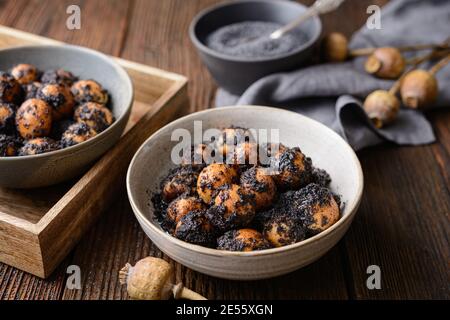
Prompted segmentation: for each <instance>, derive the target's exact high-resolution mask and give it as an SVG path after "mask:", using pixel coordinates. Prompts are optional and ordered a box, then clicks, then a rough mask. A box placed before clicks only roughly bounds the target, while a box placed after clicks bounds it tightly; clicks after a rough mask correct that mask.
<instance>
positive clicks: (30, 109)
mask: <svg viewBox="0 0 450 320" xmlns="http://www.w3.org/2000/svg"><path fill="white" fill-rule="evenodd" d="M16 127H17V131H18V132H19V134H20V136H21V137H22V138H24V139H32V138H37V137H45V136H48V135H49V134H50V131H51V129H52V108H51V107H50V106H49V105H48V104H47V103H46V102H45V101H43V100H39V99H29V100H27V101H25V102H24V103H23V104H22V105H21V106H20V108H19V109H18V110H17V112H16Z"/></svg>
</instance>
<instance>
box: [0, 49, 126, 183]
mask: <svg viewBox="0 0 450 320" xmlns="http://www.w3.org/2000/svg"><path fill="white" fill-rule="evenodd" d="M18 63H30V64H33V65H35V66H36V67H38V68H39V69H40V70H48V69H58V68H63V69H66V70H68V71H71V72H72V73H73V74H74V75H76V76H78V77H79V78H80V79H94V80H96V81H98V82H99V83H100V84H101V85H102V86H103V87H104V88H105V89H107V90H108V92H109V94H110V98H111V109H112V112H113V114H114V117H115V119H116V120H115V122H114V123H113V124H112V125H111V126H110V127H109V128H108V129H106V130H105V131H103V132H102V133H100V134H99V135H97V136H95V137H94V138H92V139H90V140H88V141H86V142H83V143H81V144H78V145H75V146H72V147H69V148H66V149H61V150H57V151H53V152H49V153H44V154H40V155H33V156H24V157H0V187H8V188H35V187H43V186H49V185H53V184H57V183H60V182H63V181H65V180H69V179H71V178H74V177H76V176H78V175H80V174H82V173H83V172H84V171H85V170H86V169H87V168H88V167H89V165H90V164H92V163H93V162H94V161H95V160H96V159H98V158H99V157H100V156H101V155H102V154H103V153H105V152H106V151H107V150H108V149H109V148H111V147H112V146H113V145H114V144H115V143H116V142H117V141H118V140H119V138H120V136H121V135H122V133H123V131H124V129H125V126H126V124H127V122H128V118H129V116H130V112H131V105H132V102H133V86H132V83H131V80H130V78H129V76H128V74H127V73H126V72H125V70H124V69H123V68H122V67H120V66H119V65H118V64H117V63H115V62H114V61H113V60H112V59H111V58H109V57H107V56H106V55H104V54H102V53H100V52H97V51H94V50H90V49H86V48H82V47H77V46H68V45H65V46H24V47H16V48H10V49H4V50H1V51H0V70H4V71H6V70H9V69H10V68H11V67H12V66H14V65H15V64H18Z"/></svg>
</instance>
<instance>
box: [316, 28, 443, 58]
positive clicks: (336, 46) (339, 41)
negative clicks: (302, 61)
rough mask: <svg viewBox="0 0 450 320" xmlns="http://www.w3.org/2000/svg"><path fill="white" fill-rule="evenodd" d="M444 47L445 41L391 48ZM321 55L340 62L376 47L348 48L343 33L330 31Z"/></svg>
mask: <svg viewBox="0 0 450 320" xmlns="http://www.w3.org/2000/svg"><path fill="white" fill-rule="evenodd" d="M439 48H441V49H445V48H448V44H447V43H443V44H418V45H411V46H402V47H396V48H392V49H395V50H398V51H399V52H403V51H416V50H424V49H439ZM321 49H322V56H323V58H324V59H325V60H326V61H329V62H342V61H345V60H347V59H348V58H353V57H359V56H368V55H371V54H373V53H374V51H375V50H377V49H378V48H359V49H352V50H350V49H349V47H348V39H347V37H346V36H345V35H343V34H342V33H340V32H332V33H330V34H328V35H327V36H325V37H324V38H323V40H322V44H321Z"/></svg>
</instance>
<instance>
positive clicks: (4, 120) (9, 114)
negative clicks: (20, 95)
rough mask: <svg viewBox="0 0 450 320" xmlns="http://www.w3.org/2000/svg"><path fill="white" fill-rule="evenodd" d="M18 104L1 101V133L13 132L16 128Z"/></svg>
mask: <svg viewBox="0 0 450 320" xmlns="http://www.w3.org/2000/svg"><path fill="white" fill-rule="evenodd" d="M15 110H16V106H15V105H13V104H11V103H4V102H0V133H13V132H14V129H15V117H16V112H15Z"/></svg>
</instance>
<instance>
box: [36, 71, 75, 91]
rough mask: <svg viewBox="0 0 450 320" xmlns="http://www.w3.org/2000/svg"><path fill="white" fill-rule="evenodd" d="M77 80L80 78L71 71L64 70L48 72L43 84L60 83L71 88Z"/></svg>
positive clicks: (43, 77)
mask: <svg viewBox="0 0 450 320" xmlns="http://www.w3.org/2000/svg"><path fill="white" fill-rule="evenodd" d="M77 80H78V78H77V77H75V76H74V75H73V74H72V73H71V72H70V71H66V70H64V69H57V70H47V71H45V72H44V74H43V75H42V77H41V82H43V83H58V84H62V85H66V86H69V87H70V86H72V84H74V83H75V81H77Z"/></svg>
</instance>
